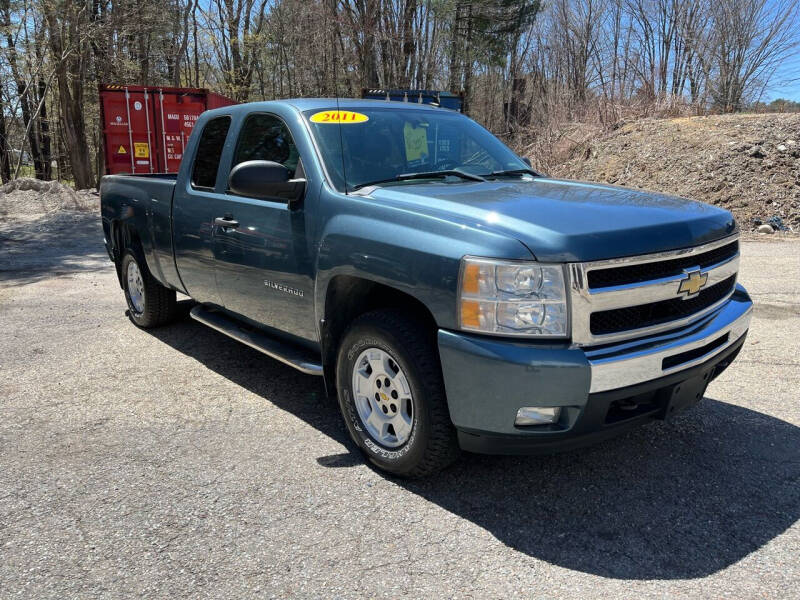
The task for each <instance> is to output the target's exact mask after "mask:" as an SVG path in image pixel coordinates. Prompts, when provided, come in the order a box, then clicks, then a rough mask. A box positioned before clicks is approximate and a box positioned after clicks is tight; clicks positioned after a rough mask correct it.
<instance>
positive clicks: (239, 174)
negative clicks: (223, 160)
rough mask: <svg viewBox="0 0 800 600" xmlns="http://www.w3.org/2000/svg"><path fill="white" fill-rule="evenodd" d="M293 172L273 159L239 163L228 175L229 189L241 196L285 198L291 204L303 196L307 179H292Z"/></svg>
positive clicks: (271, 198)
mask: <svg viewBox="0 0 800 600" xmlns="http://www.w3.org/2000/svg"><path fill="white" fill-rule="evenodd" d="M291 176H292V173H291V171H289V169H287V168H286V167H284V166H283V165H282V164H280V163H276V162H272V161H271V160H248V161H245V162H243V163H239V164H238V165H236V166H235V167H233V169H231V174H230V175H229V176H228V190H230V191H231V192H232V193H234V194H238V195H240V196H247V197H248V198H259V199H261V200H283V201H285V202H288V203H289V204H291V203H293V202H297V201H298V200H300V199H301V198H302V197H303V192H304V191H305V188H306V180H305V179H291Z"/></svg>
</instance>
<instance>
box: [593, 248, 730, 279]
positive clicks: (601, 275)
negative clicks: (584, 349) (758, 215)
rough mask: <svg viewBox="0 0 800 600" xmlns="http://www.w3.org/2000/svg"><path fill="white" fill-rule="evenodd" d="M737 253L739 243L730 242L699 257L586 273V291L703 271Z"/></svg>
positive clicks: (697, 255) (685, 257) (696, 255)
mask: <svg viewBox="0 0 800 600" xmlns="http://www.w3.org/2000/svg"><path fill="white" fill-rule="evenodd" d="M738 252H739V242H738V241H734V242H731V243H730V244H725V245H724V246H720V247H719V248H714V249H713V250H709V251H708V252H703V253H702V254H694V255H690V256H683V257H680V258H673V259H671V260H663V261H658V262H648V263H641V264H638V265H627V266H624V267H609V268H607V269H596V270H593V271H589V273H588V275H587V278H588V282H589V288H590V289H596V288H604V287H611V286H615V285H626V284H630V283H641V282H643V281H651V280H653V279H660V278H662V277H672V276H674V275H680V274H681V273H683V271H684V269H689V268H691V267H700V268H706V267H710V266H711V265H716V264H718V263H721V262H724V261H726V260H728V259H730V258H733V257H734V256H736V254H737V253H738Z"/></svg>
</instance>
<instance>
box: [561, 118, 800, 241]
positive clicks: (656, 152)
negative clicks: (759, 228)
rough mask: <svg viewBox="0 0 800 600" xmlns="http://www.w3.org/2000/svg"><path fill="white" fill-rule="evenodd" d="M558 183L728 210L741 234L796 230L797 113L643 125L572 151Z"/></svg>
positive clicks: (799, 177)
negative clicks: (603, 186)
mask: <svg viewBox="0 0 800 600" xmlns="http://www.w3.org/2000/svg"><path fill="white" fill-rule="evenodd" d="M550 174H551V175H553V176H557V177H566V178H570V179H582V180H587V181H601V182H606V183H613V184H616V185H624V186H631V187H637V188H643V189H650V190H655V191H659V192H666V193H669V194H675V195H678V196H684V197H687V198H693V199H695V200H701V201H703V202H708V203H711V204H716V205H719V206H723V207H725V208H727V209H728V210H730V211H732V212H733V213H734V215H735V216H736V218H737V219H738V221H739V223H740V225H741V227H742V229H743V230H745V231H746V230H749V229H752V228H753V227H754V222H758V221H766V220H767V219H770V218H771V217H775V216H777V217H780V219H781V220H782V222H783V224H784V225H785V226H786V227H788V228H790V229H791V230H793V231H795V232H797V231H800V114H766V115H717V116H710V117H684V118H676V119H644V120H639V121H635V122H631V123H627V124H624V125H623V126H622V127H620V128H618V129H617V130H615V131H613V132H611V133H610V134H607V135H604V136H602V137H599V138H595V139H593V140H592V141H590V142H588V143H586V144H584V145H582V146H579V147H577V148H576V149H575V151H573V153H572V157H571V158H570V159H569V160H567V161H566V162H564V163H562V164H559V165H557V166H556V167H555V168H553V169H551V171H550Z"/></svg>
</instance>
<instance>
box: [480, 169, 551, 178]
mask: <svg viewBox="0 0 800 600" xmlns="http://www.w3.org/2000/svg"><path fill="white" fill-rule="evenodd" d="M503 175H535V176H536V177H539V174H538V173H537V172H536V171H534V170H533V169H528V168H521V169H507V170H505V171H492V172H491V173H487V174H486V175H484V177H502V176H503Z"/></svg>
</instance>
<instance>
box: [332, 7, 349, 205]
mask: <svg viewBox="0 0 800 600" xmlns="http://www.w3.org/2000/svg"><path fill="white" fill-rule="evenodd" d="M333 10H334V14H333V18H334V19H335V18H337V16H338V15H337V14H336V4H335V3H334V4H333ZM331 48H332V49H333V62H331V71H332V73H333V93H334V95H335V96H336V121H337V123H338V127H339V149H340V151H341V155H342V177H344V195H345V196H347V195H348V194H347V169H346V168H345V160H344V136H343V135H342V113H341V111H340V110H339V82H338V80H337V78H336V39H335V38H334V37H333V35H331Z"/></svg>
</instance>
